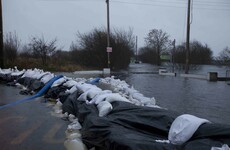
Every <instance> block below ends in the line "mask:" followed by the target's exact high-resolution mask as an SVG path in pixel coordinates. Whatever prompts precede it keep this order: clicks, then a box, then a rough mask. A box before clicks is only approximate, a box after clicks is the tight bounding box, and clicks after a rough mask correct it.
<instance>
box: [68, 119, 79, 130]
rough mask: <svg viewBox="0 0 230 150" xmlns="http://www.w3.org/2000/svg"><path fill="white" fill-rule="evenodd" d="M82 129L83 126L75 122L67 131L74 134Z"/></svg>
mask: <svg viewBox="0 0 230 150" xmlns="http://www.w3.org/2000/svg"><path fill="white" fill-rule="evenodd" d="M81 128H82V126H81V124H80V123H79V122H78V121H75V122H73V123H71V124H69V125H68V127H67V130H68V131H71V132H73V131H76V130H80V129H81Z"/></svg>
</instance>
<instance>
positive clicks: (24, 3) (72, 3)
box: [2, 0, 230, 55]
mask: <svg viewBox="0 0 230 150" xmlns="http://www.w3.org/2000/svg"><path fill="white" fill-rule="evenodd" d="M2 5H3V28H4V33H7V32H14V31H15V32H16V33H17V34H18V37H19V38H20V39H21V40H22V42H23V43H27V42H28V41H29V39H30V38H31V37H32V36H42V35H43V36H44V37H45V39H47V40H49V39H54V38H56V37H57V39H58V44H59V46H62V47H63V48H64V49H65V50H68V49H69V46H70V44H71V42H72V41H74V40H75V39H76V37H75V34H76V33H77V31H79V32H81V33H86V32H90V31H91V30H92V29H94V28H100V27H106V23H107V20H106V3H105V0H2ZM186 15H187V0H110V24H111V28H113V27H115V28H121V29H125V30H128V29H129V27H131V28H133V31H134V35H137V36H138V47H141V46H144V38H145V37H146V35H147V34H148V32H149V31H150V30H151V29H162V30H163V31H165V32H167V33H168V34H169V35H170V38H171V39H176V44H180V43H181V42H184V41H185V38H186ZM191 15H192V17H191V18H192V24H191V37H190V39H191V40H198V41H200V42H202V43H203V44H208V46H209V47H210V48H211V49H212V50H213V52H214V55H218V53H219V52H220V51H221V50H223V48H224V47H226V46H229V47H230V1H229V0H193V9H192V12H191Z"/></svg>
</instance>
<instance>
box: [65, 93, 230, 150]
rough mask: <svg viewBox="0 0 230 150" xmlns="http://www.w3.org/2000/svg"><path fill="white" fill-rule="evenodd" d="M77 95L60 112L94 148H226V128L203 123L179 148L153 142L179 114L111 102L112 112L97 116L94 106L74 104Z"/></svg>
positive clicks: (165, 133)
mask: <svg viewBox="0 0 230 150" xmlns="http://www.w3.org/2000/svg"><path fill="white" fill-rule="evenodd" d="M78 96H79V94H78V93H77V92H75V93H73V94H71V95H70V96H69V97H68V98H67V100H66V101H65V103H64V104H63V110H64V112H68V113H71V114H74V115H75V116H77V117H78V118H79V121H80V123H82V126H83V128H82V130H81V132H82V138H83V142H84V143H85V144H86V145H87V146H88V147H89V148H90V147H96V149H107V150H108V149H109V150H117V149H126V150H129V149H130V150H144V149H147V150H153V149H154V150H174V149H179V150H180V149H185V150H195V149H202V150H210V149H211V147H213V146H218V147H221V145H223V144H229V145H230V126H229V125H220V124H210V123H208V124H203V125H201V126H200V127H199V128H198V130H197V131H196V132H195V133H194V135H193V137H192V138H191V139H190V140H189V141H188V142H186V143H185V144H184V145H182V146H175V145H172V144H170V143H164V142H157V141H156V140H167V137H168V132H169V129H170V126H171V124H172V122H173V121H174V119H175V118H176V117H177V116H179V115H181V114H179V113H177V112H173V111H169V110H165V109H159V108H149V107H142V106H136V105H133V104H130V103H126V102H113V103H112V105H113V110H112V111H111V112H110V113H109V114H108V115H107V116H106V117H99V116H98V110H97V108H96V106H95V105H87V104H86V103H85V102H80V101H77V100H76V99H77V97H78Z"/></svg>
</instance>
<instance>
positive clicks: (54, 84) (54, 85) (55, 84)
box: [51, 77, 66, 88]
mask: <svg viewBox="0 0 230 150" xmlns="http://www.w3.org/2000/svg"><path fill="white" fill-rule="evenodd" d="M64 82H66V79H65V78H64V77H62V78H60V79H58V80H56V81H54V83H53V84H52V85H51V88H52V87H56V86H59V85H61V84H63V83H64Z"/></svg>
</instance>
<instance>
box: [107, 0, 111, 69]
mask: <svg viewBox="0 0 230 150" xmlns="http://www.w3.org/2000/svg"><path fill="white" fill-rule="evenodd" d="M106 3H107V55H108V68H110V54H109V53H111V52H112V47H110V22H109V0H106Z"/></svg>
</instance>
